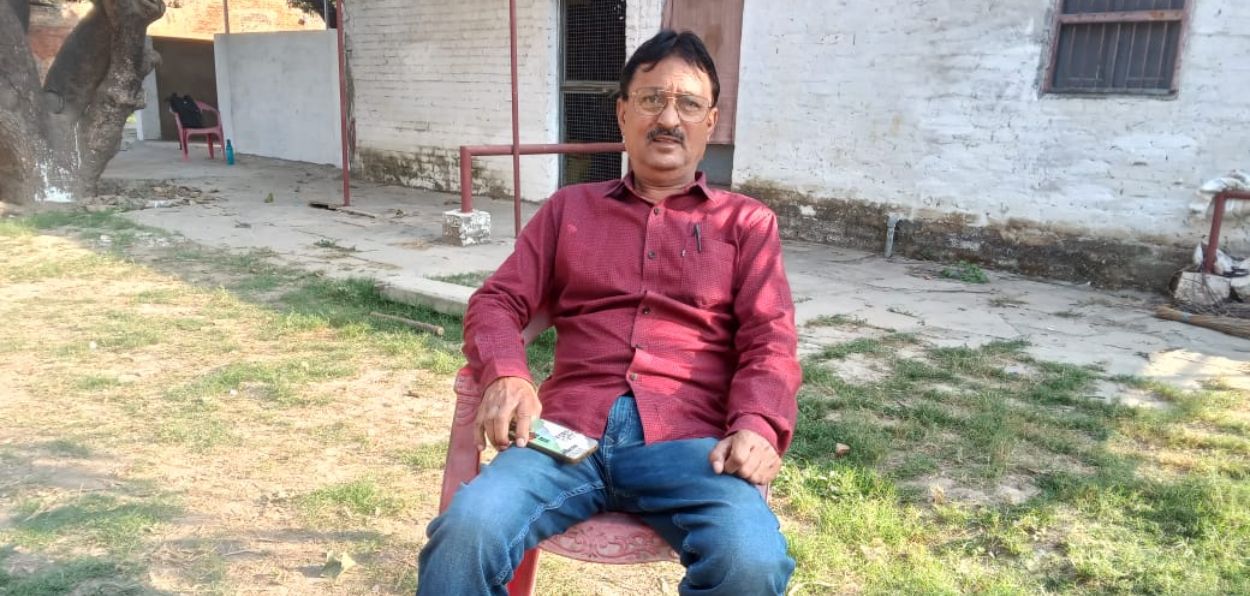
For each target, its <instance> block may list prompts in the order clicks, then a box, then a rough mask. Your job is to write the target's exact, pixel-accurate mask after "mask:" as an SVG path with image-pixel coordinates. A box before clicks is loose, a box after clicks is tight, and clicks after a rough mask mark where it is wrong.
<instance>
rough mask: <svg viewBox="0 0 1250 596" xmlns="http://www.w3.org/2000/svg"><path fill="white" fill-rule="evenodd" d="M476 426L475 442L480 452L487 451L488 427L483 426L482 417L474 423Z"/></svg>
mask: <svg viewBox="0 0 1250 596" xmlns="http://www.w3.org/2000/svg"><path fill="white" fill-rule="evenodd" d="M474 424H475V426H474V429H475V431H474V433H473V442H474V443H477V450H478V451H486V427H485V426H484V425H483V424H482V419H481V417H480V416H479V417H478V419H477V420H476V421H474Z"/></svg>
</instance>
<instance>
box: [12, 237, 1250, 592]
mask: <svg viewBox="0 0 1250 596" xmlns="http://www.w3.org/2000/svg"><path fill="white" fill-rule="evenodd" d="M102 235H105V236H109V237H110V242H108V243H107V245H106V244H104V243H102V242H101V241H100V237H101V236H102ZM0 251H3V255H4V256H5V258H4V259H2V260H0V312H3V313H4V314H8V315H9V316H8V318H7V319H6V320H8V321H9V322H10V326H9V328H7V329H6V334H5V336H4V337H3V338H0V349H2V350H4V352H5V358H4V359H3V360H2V361H0V377H2V378H4V379H6V380H7V381H8V385H9V386H8V387H7V389H6V391H7V393H6V395H5V399H6V400H7V401H6V404H5V406H6V409H5V410H4V416H5V418H4V424H0V486H3V487H4V490H3V491H0V544H10V545H14V546H15V547H16V546H20V547H21V553H18V552H17V551H16V550H14V549H12V548H10V549H7V550H6V549H4V548H0V569H6V570H10V571H12V572H11V573H7V572H6V573H0V593H4V594H21V595H33V594H66V593H84V594H85V593H130V592H134V593H147V592H158V593H235V592H243V591H249V590H254V589H255V588H256V587H257V586H273V589H274V590H278V591H283V590H285V591H290V592H298V593H310V594H328V593H373V592H380V593H384V594H403V593H411V591H412V589H413V588H414V582H415V580H414V574H413V573H414V565H413V563H414V561H415V560H416V556H417V551H418V550H419V548H420V546H421V545H422V544H423V543H424V540H425V539H424V536H423V531H424V524H425V522H426V521H427V520H429V519H430V518H432V517H433V515H434V513H435V508H436V506H437V497H438V488H437V484H436V482H434V481H433V479H434V478H436V477H437V474H438V470H439V468H440V467H441V466H442V464H443V460H444V458H445V454H446V451H445V450H446V437H447V425H448V422H449V420H450V419H451V414H452V407H453V405H452V395H451V391H450V389H449V388H450V382H451V375H452V374H453V373H454V372H455V371H456V370H457V369H458V368H459V367H460V366H462V364H463V359H462V357H461V356H460V352H459V350H460V342H461V341H462V338H461V328H460V321H459V320H458V319H456V318H455V317H447V316H445V315H439V314H437V313H434V312H432V311H429V310H425V309H419V308H413V307H407V306H402V305H396V304H392V303H389V302H387V301H385V300H384V299H382V298H381V296H380V295H379V294H378V292H377V290H376V289H375V288H374V286H373V283H372V282H370V281H367V280H328V279H325V278H322V277H319V276H316V275H313V274H309V273H306V272H302V271H297V270H292V269H289V268H285V267H283V266H281V265H279V264H277V263H276V261H275V259H274V258H273V257H274V255H273V254H272V253H268V252H265V251H255V252H250V253H242V254H236V253H225V252H220V251H215V250H212V249H206V248H203V247H197V246H194V245H191V244H189V243H187V242H186V241H184V240H182V239H179V238H177V237H170V236H162V235H161V234H160V232H158V231H153V230H150V229H146V228H142V227H139V226H135V225H133V224H130V223H128V222H127V221H126V220H124V219H122V218H120V217H118V216H117V215H116V214H74V213H68V214H50V215H43V216H39V217H37V218H26V219H0ZM32 272H33V273H32ZM1002 305H1004V306H1005V305H1007V304H1006V303H1003V304H1002ZM372 311H379V312H385V313H389V314H395V315H398V316H402V317H406V318H412V319H417V320H422V321H427V322H431V323H435V324H439V325H443V326H444V327H445V328H446V330H447V335H446V337H443V338H437V337H433V336H430V335H428V334H423V333H418V332H414V331H412V330H410V329H408V328H406V327H404V326H402V325H397V324H393V323H389V322H387V321H381V320H378V319H376V318H375V317H370V316H369V313H370V312H372ZM808 325H809V326H811V327H821V326H838V327H845V329H841V330H839V331H838V335H839V336H847V335H849V336H850V337H852V338H853V337H854V336H855V335H859V334H860V333H859V332H861V331H862V334H863V335H864V336H865V337H861V338H859V339H850V340H849V341H844V342H841V343H838V344H833V345H829V346H826V347H825V348H823V349H822V350H820V351H818V352H817V353H815V354H814V355H812V356H810V357H809V358H808V359H807V360H806V361H805V363H804V364H805V366H804V385H803V388H802V390H801V394H800V401H799V421H798V431H797V434H796V436H795V440H794V444H793V447H792V449H791V452H790V454H789V457H788V458H787V460H786V463H785V465H784V467H783V469H782V473H781V475H780V477H779V478H778V480H777V481H776V482H775V483H774V486H773V493H772V494H773V504H774V506H775V508H776V509H777V511H778V513H779V517H780V519H781V522H782V526H783V529H784V531H785V532H786V535H787V538H788V540H789V543H790V545H791V548H792V553H793V555H794V557H795V558H796V559H797V560H798V562H799V566H798V570H797V574H796V576H795V579H794V582H793V583H792V585H791V592H792V593H794V594H820V595H824V594H842V593H868V594H887V593H888V594H894V593H913V594H921V593H923V594H930V593H950V594H955V593H1012V594H1015V593H1074V594H1086V593H1090V594H1092V593H1157V594H1167V593H1186V594H1189V593H1247V592H1250V583H1248V581H1250V580H1247V579H1246V578H1247V577H1250V554H1248V553H1250V522H1248V521H1247V520H1248V518H1247V505H1246V503H1247V502H1250V488H1248V482H1250V405H1248V404H1247V401H1248V400H1247V399H1246V397H1247V396H1246V395H1245V394H1244V393H1241V392H1238V391H1235V390H1232V389H1230V388H1227V387H1220V386H1211V387H1208V388H1205V389H1203V390H1200V391H1184V390H1180V389H1177V388H1175V387H1170V386H1166V385H1163V384H1159V383H1157V382H1154V381H1150V380H1148V379H1141V378H1136V377H1108V376H1107V375H1106V374H1105V373H1104V372H1103V371H1101V370H1098V369H1097V368H1093V367H1082V366H1073V365H1066V364H1056V363H1050V362H1044V361H1038V360H1035V359H1034V358H1032V357H1030V356H1029V355H1028V353H1027V345H1026V344H1025V343H1023V342H996V343H991V344H987V345H984V346H981V347H977V348H968V347H964V348H958V347H955V348H937V347H933V346H930V345H927V344H925V343H924V342H923V341H922V340H921V339H919V338H918V337H915V336H910V335H906V334H897V333H890V332H888V331H885V330H879V329H873V328H868V326H867V325H865V324H864V323H863V321H858V320H855V319H852V318H849V317H845V316H830V317H821V318H818V319H814V320H812V321H810V322H809V323H808ZM554 345H555V334H554V332H552V331H548V332H547V333H546V334H544V335H543V336H542V337H541V338H540V339H539V341H537V342H535V343H534V344H533V345H531V346H530V348H529V355H530V358H531V362H530V365H531V369H532V371H533V372H534V374H535V376H536V377H537V378H543V377H545V376H546V375H547V374H550V370H551V360H552V358H553V353H554ZM856 363H859V364H866V365H868V364H870V365H872V366H874V367H877V368H879V369H880V371H881V374H879V375H874V376H872V377H871V379H870V380H869V379H856V378H853V377H851V376H849V375H848V376H846V377H843V376H842V374H843V373H840V372H839V371H840V370H845V369H839V368H837V367H836V366H834V365H843V366H847V365H850V364H856ZM1009 370H1010V371H1013V372H1008V371H1009ZM31 371H36V373H34V374H32V372H31ZM1022 371H1023V372H1022ZM1105 381H1112V382H1115V383H1119V384H1121V385H1122V386H1124V387H1128V388H1130V389H1131V390H1133V391H1135V392H1141V393H1144V394H1146V395H1150V396H1153V397H1154V398H1156V399H1157V400H1159V401H1160V402H1162V403H1163V404H1164V406H1165V407H1160V408H1157V409H1134V408H1129V407H1126V406H1122V405H1116V404H1113V403H1107V402H1106V401H1104V400H1100V399H1092V398H1091V397H1092V396H1093V395H1094V393H1095V391H1096V390H1098V389H1097V387H1099V386H1100V384H1103V382H1105ZM839 443H842V444H846V445H849V446H850V447H851V451H850V453H849V454H847V455H846V456H845V457H842V458H834V457H833V453H834V452H835V450H836V447H837V445H838V444H839ZM153 487H160V492H159V493H158V492H156V490H155V489H154V488H153ZM175 504H176V506H175ZM327 550H332V551H336V552H349V553H351V554H352V556H353V557H355V558H357V560H358V561H359V562H360V563H361V566H360V568H359V569H358V570H356V571H353V572H349V573H347V574H345V575H344V576H343V578H341V579H340V581H339V583H337V584H333V585H332V584H330V583H329V582H310V581H309V580H308V579H307V578H306V577H305V575H304V574H303V573H301V571H302V570H308V569H312V570H315V569H317V568H318V567H319V565H320V564H321V562H323V561H324V558H325V552H326V551H327ZM19 556H21V557H26V556H31V557H37V558H38V560H39V561H40V562H41V563H40V564H39V565H35V566H27V567H22V566H21V565H10V563H12V562H13V561H14V560H15V559H14V557H19ZM543 565H544V569H543V573H542V574H541V576H542V577H541V579H540V587H539V591H540V593H551V594H589V593H605V592H607V593H615V592H627V591H630V590H633V591H636V592H641V593H668V592H672V591H673V588H672V586H675V585H676V583H677V581H678V580H679V578H680V570H679V569H677V568H676V567H675V566H673V565H668V566H653V567H642V566H630V567H610V566H602V565H584V566H583V565H578V564H575V563H571V562H569V561H564V560H560V559H558V558H554V557H553V558H548V559H546V560H545V562H544V564H543ZM375 586H376V588H375ZM622 586H626V587H622ZM662 586H668V587H667V588H664V587H662Z"/></svg>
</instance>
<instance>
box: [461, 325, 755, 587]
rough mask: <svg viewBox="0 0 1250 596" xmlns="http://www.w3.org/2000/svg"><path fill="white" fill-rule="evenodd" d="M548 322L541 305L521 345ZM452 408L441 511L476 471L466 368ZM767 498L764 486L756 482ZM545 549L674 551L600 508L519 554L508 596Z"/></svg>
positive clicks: (582, 554) (663, 555) (646, 554)
mask: <svg viewBox="0 0 1250 596" xmlns="http://www.w3.org/2000/svg"><path fill="white" fill-rule="evenodd" d="M550 326H551V317H550V314H549V313H548V312H547V311H546V310H545V309H541V310H540V311H539V313H538V314H536V315H535V316H534V318H533V319H532V320H531V321H530V324H529V325H528V326H527V327H526V328H525V331H524V332H523V334H522V335H523V338H524V340H525V343H526V344H529V343H530V342H531V341H533V340H534V338H536V337H538V335H539V334H540V333H542V332H543V331H545V330H546V329H547V328H548V327H550ZM455 390H456V412H455V415H454V416H453V417H452V423H451V439H450V440H449V441H448V445H447V464H446V466H444V468H443V493H442V496H441V497H440V498H439V501H438V511H439V513H442V512H443V511H446V510H447V507H448V506H449V505H451V499H452V497H454V496H455V495H456V490H458V489H459V488H460V486H461V485H463V484H465V483H468V482H469V481H470V480H472V479H473V478H474V477H476V476H477V474H478V471H479V470H480V469H481V463H482V462H481V454H480V453H479V452H478V450H477V441H476V438H475V437H474V432H475V431H476V428H475V427H474V424H473V420H474V419H475V418H476V417H477V409H478V406H480V405H481V403H482V391H481V388H479V387H478V385H477V381H475V380H474V379H473V372H472V371H470V370H469V367H467V366H466V367H464V368H462V369H460V372H459V373H457V374H456V382H455ZM758 488H759V490H760V493H761V494H763V495H764V498H765V499H767V498H768V492H769V491H768V487H767V486H760V487H758ZM540 549H541V550H545V551H547V552H549V553H555V554H557V555H561V556H564V557H568V558H570V559H576V560H578V561H586V562H590V563H605V564H609V565H635V564H639V563H654V562H657V561H678V560H679V559H678V558H677V553H675V552H673V549H672V548H671V547H670V546H669V545H668V542H667V541H666V540H664V538H662V537H661V536H660V535H659V534H657V533H656V532H655V530H652V529H651V526H648V525H647V524H646V523H645V522H643V521H642V520H641V519H639V518H638V516H636V515H630V514H628V513H615V512H605V513H600V514H597V515H595V516H593V517H591V518H590V519H588V520H586V521H584V522H582V523H580V524H577V525H575V526H573V527H571V528H569V529H568V530H567V531H565V532H564V533H563V534H559V535H556V536H552V537H551V538H548V539H546V540H544V541H543V542H542V543H541V544H539V545H538V548H536V549H532V550H530V551H528V552H526V553H525V556H524V557H523V558H522V559H521V564H520V565H519V566H517V568H516V572H515V573H514V574H513V576H512V582H511V583H509V584H508V594H509V596H531V595H532V594H533V593H534V582H535V580H537V579H538V552H539V550H540Z"/></svg>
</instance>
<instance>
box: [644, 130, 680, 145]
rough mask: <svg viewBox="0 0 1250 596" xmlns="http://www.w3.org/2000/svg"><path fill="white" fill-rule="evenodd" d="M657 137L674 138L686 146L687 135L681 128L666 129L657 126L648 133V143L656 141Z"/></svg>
mask: <svg viewBox="0 0 1250 596" xmlns="http://www.w3.org/2000/svg"><path fill="white" fill-rule="evenodd" d="M656 137H672V138H674V139H677V142H679V143H681V144H683V145H685V144H686V133H684V132H682V130H681V127H673V128H665V127H663V126H657V127H655V128H653V129H651V131H650V132H648V133H647V141H654V140H655V139H656Z"/></svg>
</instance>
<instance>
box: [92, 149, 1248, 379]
mask: <svg viewBox="0 0 1250 596" xmlns="http://www.w3.org/2000/svg"><path fill="white" fill-rule="evenodd" d="M201 149H202V148H201ZM202 154H203V155H202ZM105 178H106V180H107V181H109V182H112V183H115V184H118V185H128V186H130V187H132V188H144V187H147V186H153V185H164V186H168V185H171V184H173V185H181V186H188V187H192V188H196V189H199V190H202V191H205V193H206V195H207V196H210V197H215V199H214V200H211V201H209V202H207V203H205V204H192V205H185V206H175V207H167V208H154V209H144V210H140V211H133V212H130V213H129V214H128V216H129V217H131V218H132V219H133V220H135V221H137V222H139V223H143V224H147V225H152V226H156V227H160V228H163V229H166V230H170V231H172V232H177V233H179V234H182V235H183V236H185V237H187V238H188V239H190V240H193V241H195V242H197V243H201V244H204V245H209V246H216V247H224V248H231V249H268V250H271V251H273V252H274V253H275V254H276V258H278V259H280V260H282V261H284V262H286V263H288V264H292V265H296V266H299V267H302V268H306V269H312V270H318V271H322V272H324V273H325V274H326V275H330V276H336V277H370V278H374V279H377V280H379V281H380V282H384V283H385V284H388V285H389V286H390V287H393V288H396V289H397V291H398V293H400V294H407V295H409V296H415V297H428V298H431V299H435V300H436V301H441V303H442V304H443V305H444V307H446V308H452V309H454V308H455V307H456V305H457V304H458V303H462V302H463V300H464V299H466V298H467V296H468V293H469V291H468V290H465V289H464V288H460V287H458V286H453V285H451V284H443V283H440V282H432V281H430V280H429V279H428V278H430V277H435V276H441V275H447V274H454V273H464V272H471V271H482V270H493V269H495V268H496V267H497V266H498V265H499V263H501V262H502V261H503V260H504V259H505V258H506V257H507V256H508V254H509V252H510V250H511V247H512V233H513V225H512V204H511V202H510V201H495V200H490V199H484V198H479V199H476V201H477V204H476V206H477V207H478V208H481V209H486V210H488V211H490V212H491V217H492V220H493V222H494V239H493V240H492V241H491V242H490V243H488V244H485V245H482V246H474V247H467V248H462V247H455V246H450V245H448V244H445V243H443V242H442V241H441V240H440V238H441V235H442V230H441V213H442V212H443V211H446V210H449V209H454V208H456V207H457V206H458V205H459V196H458V195H454V194H448V193H438V192H431V191H423V190H415V189H410V188H403V187H394V186H383V185H377V184H373V183H370V182H363V181H360V182H357V181H353V183H352V198H353V207H355V208H358V209H361V210H364V211H367V212H370V213H373V214H377V215H378V216H379V217H377V218H370V217H363V216H359V215H351V214H347V213H343V212H334V211H325V210H319V209H313V208H310V207H309V206H308V203H309V202H310V201H322V202H326V203H331V204H336V205H337V204H339V203H341V197H340V192H341V187H342V181H341V179H340V178H339V175H338V170H336V169H334V168H331V167H327V166H316V165H310V164H304V163H297V162H284V161H280V160H272V159H264V158H257V157H248V156H241V157H240V158H239V162H238V163H237V164H236V165H234V166H226V165H225V164H224V163H223V162H222V161H221V160H220V159H218V160H216V161H210V160H208V159H207V155H206V152H204V151H198V152H194V151H193V156H192V160H191V161H190V162H182V161H180V160H179V154H178V150H177V146H176V144H174V143H152V142H149V143H137V144H135V145H134V146H133V147H132V148H131V149H130V150H129V151H125V152H123V153H120V154H119V155H118V156H117V158H115V159H114V160H113V162H112V163H111V164H110V166H109V169H108V170H107V172H106V173H105ZM270 193H272V195H273V200H272V202H266V199H267V197H269V195H270ZM535 208H536V207H535V206H534V205H530V204H526V205H525V206H524V209H523V212H524V213H523V214H524V217H526V218H527V219H528V217H529V216H530V215H531V214H532V213H533V212H534V210H535ZM319 242H320V243H321V245H322V246H318V243H319ZM330 243H333V245H336V246H338V247H344V248H354V249H355V250H342V249H337V248H333V246H327V245H330ZM786 265H787V270H788V272H789V275H790V280H791V285H792V286H793V290H794V296H795V301H796V303H797V305H798V306H797V309H798V319H799V323H800V325H802V324H803V323H804V322H805V321H808V320H811V319H813V318H815V317H818V316H821V315H847V316H850V317H856V318H859V319H863V320H864V321H865V322H866V323H867V324H868V325H871V326H876V327H883V328H889V329H895V330H898V331H905V332H912V333H916V334H918V335H919V336H920V337H922V338H923V339H925V340H926V341H929V342H932V343H934V344H937V345H944V346H956V345H971V346H976V345H980V344H983V343H986V342H989V341H993V340H1007V339H1025V340H1028V341H1029V342H1030V344H1031V347H1030V348H1029V352H1030V353H1032V354H1033V355H1034V356H1036V357H1038V358H1042V359H1046V360H1053V361H1059V362H1067V363H1073V364H1094V363H1097V364H1101V365H1103V366H1104V367H1105V369H1106V371H1107V372H1108V373H1109V374H1113V375H1114V374H1131V375H1140V376H1145V377H1151V378H1157V379H1160V380H1164V381H1168V382H1171V383H1175V384H1179V385H1182V386H1188V387H1193V386H1197V385H1199V384H1200V383H1202V382H1204V381H1206V380H1211V379H1222V380H1223V381H1224V382H1225V383H1226V384H1229V385H1232V386H1235V387H1239V388H1243V389H1246V390H1250V363H1248V362H1250V340H1245V339H1239V338H1236V337H1232V336H1228V335H1224V334H1222V333H1219V332H1216V331H1211V330H1206V329H1201V328H1197V327H1192V326H1189V325H1185V324H1182V323H1175V322H1169V321H1161V320H1158V319H1156V318H1154V317H1153V316H1152V315H1151V312H1152V311H1153V307H1154V306H1155V305H1156V304H1158V303H1161V302H1163V301H1164V297H1162V296H1156V295H1150V294H1145V293H1139V292H1107V291H1101V290H1097V289H1092V288H1089V287H1086V286H1082V285H1076V284H1067V283H1059V282H1048V281H1039V280H1032V279H1027V278H1023V277H1020V276H1017V275H1012V274H1006V273H997V272H992V271H991V272H989V276H990V280H991V282H990V283H989V284H967V283H963V282H959V281H952V280H947V279H943V278H942V277H941V276H940V275H939V272H940V271H941V269H942V265H940V264H937V263H928V262H922V261H912V260H908V259H902V258H893V259H888V260H887V259H884V258H882V257H881V256H879V255H875V254H868V253H864V252H860V251H855V250H847V249H843V248H838V247H832V246H825V245H817V244H807V243H786ZM844 333H845V331H844V330H839V329H837V328H813V329H804V337H803V348H804V349H805V350H810V349H814V348H815V347H816V346H818V345H820V344H822V343H830V342H832V341H836V340H838V338H839V337H840V335H839V334H844Z"/></svg>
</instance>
